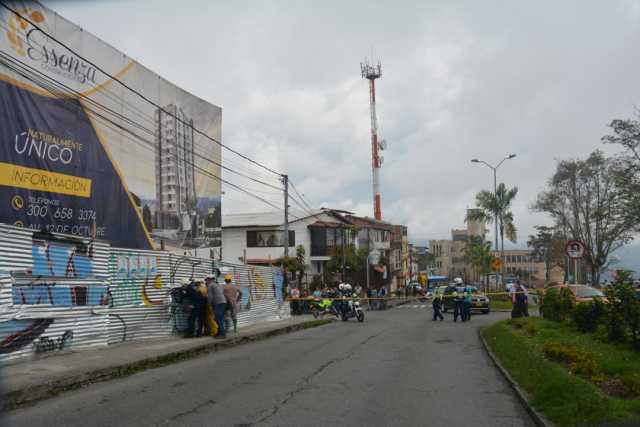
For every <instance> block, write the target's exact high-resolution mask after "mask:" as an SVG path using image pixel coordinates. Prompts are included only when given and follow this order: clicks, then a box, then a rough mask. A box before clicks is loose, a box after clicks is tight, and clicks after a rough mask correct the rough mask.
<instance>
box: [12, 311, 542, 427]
mask: <svg viewBox="0 0 640 427" xmlns="http://www.w3.org/2000/svg"><path fill="white" fill-rule="evenodd" d="M366 314H367V319H366V320H365V322H364V323H362V324H359V323H357V322H356V321H354V320H350V321H349V322H347V323H343V322H335V323H333V324H331V325H327V326H323V327H320V328H314V329H309V330H305V331H300V332H296V333H292V334H289V335H284V336H280V337H275V338H271V339H268V340H265V341H261V342H257V343H252V344H247V345H243V346H239V347H236V348H233V349H229V350H225V351H222V352H219V353H216V354H212V355H208V356H204V357H200V358H197V359H193V360H189V361H185V362H181V363H177V364H175V365H171V366H167V367H164V368H158V369H152V370H149V371H145V372H142V373H139V374H136V375H133V376H131V377H128V378H125V379H121V380H115V381H110V382H106V383H101V384H94V385H92V386H89V387H87V388H85V389H82V390H77V391H72V392H69V393H66V394H64V395H61V396H59V397H57V398H53V399H50V400H47V401H44V402H41V403H39V404H37V405H36V406H34V407H31V408H25V409H21V410H18V411H14V412H12V413H10V414H9V416H8V417H7V418H6V419H5V420H4V421H5V422H6V423H7V424H8V425H10V426H30V427H33V426H87V425H91V426H115V425H117V426H146V425H193V426H203V425H209V426H214V425H215V426H254V425H256V426H258V425H260V426H263V425H264V426H327V425H345V426H426V425H429V426H470V425H473V426H532V425H533V423H532V421H531V420H530V418H529V416H528V415H527V413H526V412H525V410H524V408H523V407H522V406H521V404H520V403H519V401H518V400H517V399H516V397H515V396H514V395H513V392H512V391H511V389H510V388H509V386H508V385H507V384H506V383H505V381H504V380H503V379H502V377H501V376H500V374H499V373H498V372H497V371H496V370H495V368H494V367H493V365H492V364H491V362H490V360H489V359H488V357H487V356H486V355H485V354H484V351H483V349H482V344H481V343H480V341H479V338H478V335H477V327H478V326H479V325H480V324H483V323H489V322H493V321H495V320H497V319H498V318H500V317H504V315H501V314H490V315H477V316H474V317H473V318H472V320H471V322H470V323H467V324H462V323H453V321H452V318H451V315H449V316H446V315H445V321H444V322H432V321H431V318H430V316H431V311H430V310H428V309H424V308H417V307H416V308H413V307H411V306H409V307H408V308H407V307H406V306H405V307H398V308H394V309H391V310H387V311H385V312H367V313H366Z"/></svg>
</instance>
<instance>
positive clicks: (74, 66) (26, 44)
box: [6, 8, 96, 84]
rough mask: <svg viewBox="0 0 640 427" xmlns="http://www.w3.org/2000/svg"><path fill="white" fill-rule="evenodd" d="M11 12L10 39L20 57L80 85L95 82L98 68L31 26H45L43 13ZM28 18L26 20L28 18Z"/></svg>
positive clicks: (33, 11)
mask: <svg viewBox="0 0 640 427" xmlns="http://www.w3.org/2000/svg"><path fill="white" fill-rule="evenodd" d="M17 12H18V14H13V13H11V17H10V18H9V20H8V30H7V32H6V34H7V39H8V40H9V44H10V46H11V48H12V49H13V50H14V51H15V53H16V54H17V55H18V56H22V57H28V58H29V59H31V60H33V61H38V62H40V63H41V64H42V66H43V67H44V68H46V69H47V70H49V71H51V72H53V73H55V74H59V75H63V76H64V77H67V78H69V79H72V80H76V81H78V82H80V83H94V84H95V83H96V69H95V68H94V67H93V66H91V65H90V64H87V63H86V62H84V61H83V60H81V59H80V58H78V57H77V56H76V55H74V54H73V53H72V52H70V51H68V50H67V49H66V48H64V47H63V46H61V45H60V44H59V43H57V42H55V41H53V40H51V39H50V38H49V36H47V34H45V33H44V32H43V31H41V30H40V29H38V28H36V27H34V26H32V25H31V24H30V23H29V21H31V22H33V23H34V24H36V25H38V26H41V25H42V24H44V23H45V16H44V15H43V14H42V12H39V11H37V10H33V9H31V8H26V9H21V10H18V11H17ZM25 18H26V19H25Z"/></svg>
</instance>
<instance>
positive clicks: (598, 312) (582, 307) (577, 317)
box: [571, 299, 605, 332]
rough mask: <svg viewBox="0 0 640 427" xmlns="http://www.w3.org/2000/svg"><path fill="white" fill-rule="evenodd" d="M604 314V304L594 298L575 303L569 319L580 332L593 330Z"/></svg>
mask: <svg viewBox="0 0 640 427" xmlns="http://www.w3.org/2000/svg"><path fill="white" fill-rule="evenodd" d="M604 316H605V305H604V303H603V302H602V301H601V300H599V299H595V300H593V301H591V302H587V303H582V304H576V307H575V308H574V309H573V311H572V312H571V319H572V320H573V323H575V325H576V329H578V330H579V331H580V332H595V330H596V329H597V328H598V325H599V324H600V323H601V322H602V321H603V319H604Z"/></svg>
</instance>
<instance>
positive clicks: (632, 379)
mask: <svg viewBox="0 0 640 427" xmlns="http://www.w3.org/2000/svg"><path fill="white" fill-rule="evenodd" d="M620 381H622V383H623V384H624V385H625V386H626V387H627V388H628V389H629V391H630V392H631V393H632V394H633V395H636V396H637V395H639V394H640V374H627V375H622V376H621V377H620Z"/></svg>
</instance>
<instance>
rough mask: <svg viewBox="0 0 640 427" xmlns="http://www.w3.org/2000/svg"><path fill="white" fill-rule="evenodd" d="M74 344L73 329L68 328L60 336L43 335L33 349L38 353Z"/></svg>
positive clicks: (61, 348)
mask: <svg viewBox="0 0 640 427" xmlns="http://www.w3.org/2000/svg"><path fill="white" fill-rule="evenodd" d="M72 344H73V331H71V330H67V331H65V332H64V334H62V336H60V337H58V338H50V337H41V338H40V339H38V341H36V342H34V343H33V350H34V351H35V352H36V353H48V352H52V351H60V350H64V349H65V348H69V347H71V345H72Z"/></svg>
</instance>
